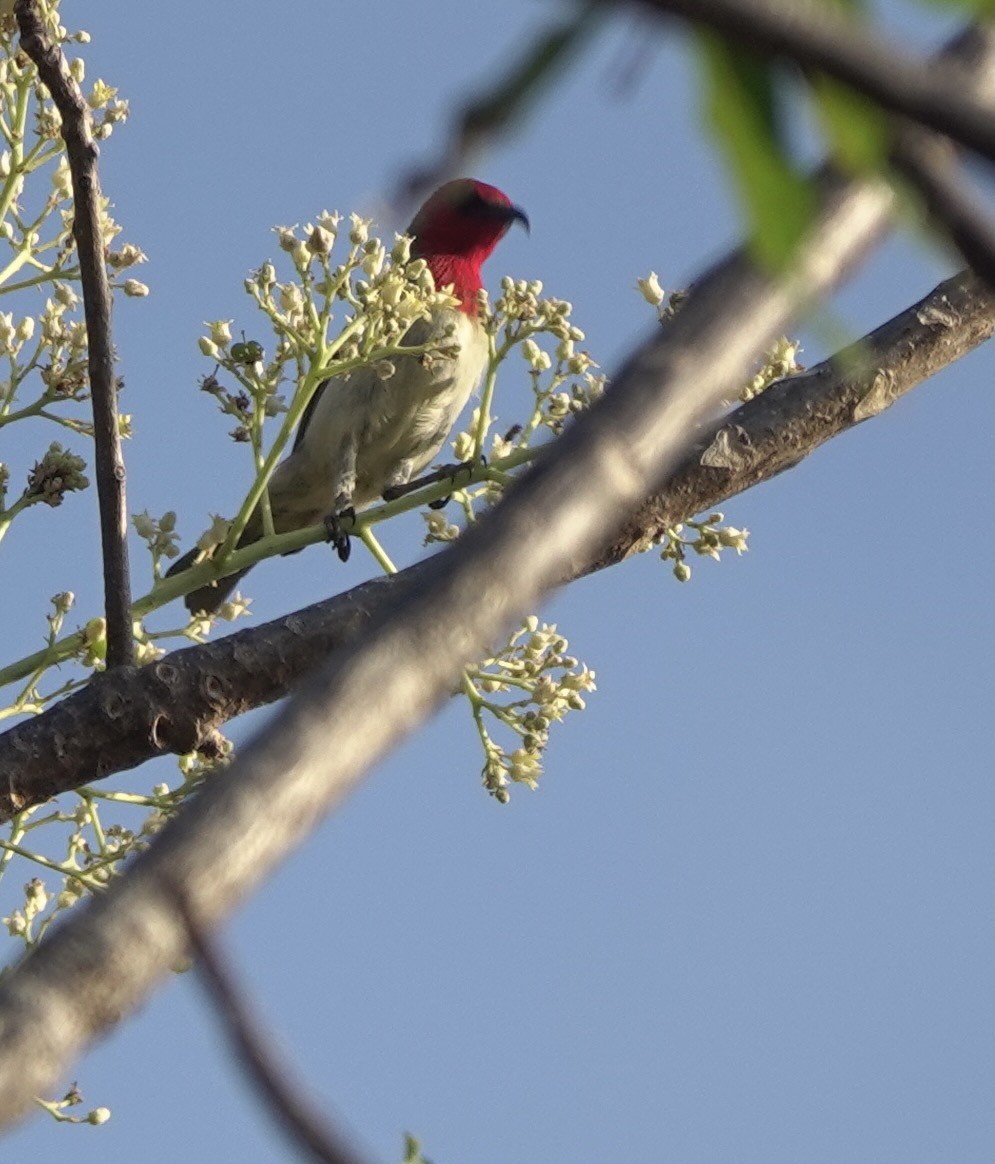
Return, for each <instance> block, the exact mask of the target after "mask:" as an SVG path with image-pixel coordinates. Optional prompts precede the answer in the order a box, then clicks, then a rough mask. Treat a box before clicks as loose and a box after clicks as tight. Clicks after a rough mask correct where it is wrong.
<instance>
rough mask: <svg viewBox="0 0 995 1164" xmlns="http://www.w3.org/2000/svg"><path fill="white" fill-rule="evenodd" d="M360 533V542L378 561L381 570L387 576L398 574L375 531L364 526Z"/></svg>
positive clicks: (361, 527) (360, 528)
mask: <svg viewBox="0 0 995 1164" xmlns="http://www.w3.org/2000/svg"><path fill="white" fill-rule="evenodd" d="M358 532H359V538H360V541H361V542H362V543H363V545H364V546H366V548H367V549H368V550H369V551H370V553H371V554H372V555H373V557H374V558H375V559H376V561H377V564H378V565H379V567H380V569H381V570H383V572H384V573H385V574H396V573H397V567H396V566H395V565H394V563H393V562H392V561H391V560H390V558H389V557H388V555H387V551H386V550H385V549H384V548H383V546H382V545H381V544H380V542H379V541H378V540H377V538H376V536H375V535H374V533H373V530H371V529H370V527H369V526H368V525H362V526H360V527H359V530H358Z"/></svg>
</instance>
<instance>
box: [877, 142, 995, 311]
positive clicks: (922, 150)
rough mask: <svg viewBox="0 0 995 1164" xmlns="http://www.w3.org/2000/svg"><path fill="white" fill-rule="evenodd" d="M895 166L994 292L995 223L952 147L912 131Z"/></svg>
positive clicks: (897, 153) (894, 159)
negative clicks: (959, 164) (958, 162)
mask: <svg viewBox="0 0 995 1164" xmlns="http://www.w3.org/2000/svg"><path fill="white" fill-rule="evenodd" d="M891 163H892V166H893V167H894V168H895V169H896V170H897V171H898V173H899V174H901V175H902V177H903V178H905V180H906V181H907V182H908V183H909V184H910V185H911V186H913V187H914V188H915V190H916V191H917V193H918V194H919V196H920V197H921V199H922V201H923V204H924V206H925V208H926V213H927V214H928V215H929V218H930V221H931V222H932V223H933V225H934V226H935V227H936V229H937V230H938V231H939V233H940V234H941V235H947V236H948V237H949V238H950V241H951V242H952V243H953V244H954V246H955V247H956V248H957V250H958V251H960V253H961V255H962V256H963V258H964V261H965V262H966V263H967V264H968V266H969V267H970V268H971V270H972V271H974V273H975V274H976V275H977V276H978V278H979V279H983V280H984V282H985V283H986V284H987V286H988V287H989V289H990V290H991V291H993V292H995V219H993V218H992V217H991V216H990V215H988V214H987V213H986V212H985V208H984V206H983V205H982V203H981V201H980V199H979V198H978V197H976V194H975V191H974V189H973V188H972V187H971V186H970V185H969V183H968V179H967V175H966V174H965V173H964V172H963V170H962V169H961V168H960V167H959V166H958V165H957V160H956V156H955V154H954V152H953V150H952V149H951V148H950V143H949V142H945V141H943V140H942V139H941V138H936V137H934V136H932V135H931V134H924V133H922V132H918V131H913V130H910V131H909V132H908V133H907V134H905V135H903V137H902V139H901V140H900V144H899V145H898V147H896V149H895V150H894V151H893V153H892V159H891Z"/></svg>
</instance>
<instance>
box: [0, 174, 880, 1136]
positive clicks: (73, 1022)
mask: <svg viewBox="0 0 995 1164" xmlns="http://www.w3.org/2000/svg"><path fill="white" fill-rule="evenodd" d="M824 193H825V197H824V201H823V207H822V210H821V211H820V213H819V215H818V216H817V218H816V221H815V222H814V224H813V228H812V232H811V234H810V235H809V236H808V238H807V239H806V240H805V242H804V243H803V244H802V245H801V246H800V248H799V250H798V252H797V255H796V261H795V264H794V266H793V268H792V270H791V271H790V272H789V273H786V274H785V275H783V276H780V277H774V276H771V275H770V274H769V273H765V272H763V271H760V270H758V269H757V268H756V267H755V266H754V265H753V264H752V263H751V261H750V260H749V258H748V257H747V254H746V252H745V251H744V252H737V253H736V254H734V255H732V256H731V257H730V258H729V259H728V260H726V261H725V262H724V263H722V264H720V265H719V266H718V267H717V268H715V269H714V270H713V271H711V272H710V273H709V274H708V275H706V276H705V277H704V278H703V279H702V280H700V281H699V283H698V285H697V289H696V293H695V295H694V296H693V297H692V298H691V299H690V300H689V302H688V304H687V305H686V306H685V307H684V308H683V310H682V311H681V312H680V314H679V315H678V316H677V318H676V319H675V320H674V321H673V323H672V325H671V326H670V327H669V328H668V329H667V330H666V332H665V333H663V334H657V335H655V336H654V337H653V338H652V339H651V340H650V341H649V342H648V343H647V344H645V345H643V347H642V348H641V349H640V350H639V351H638V352H637V353H636V355H635V356H634V357H633V358H632V359H630V360H629V361H628V362H627V363H626V365H625V366H624V367H623V368H622V370H621V371H620V373H619V375H618V376H617V377H616V379H615V382H614V387H613V390H612V391H611V392H610V393H607V394H606V395H605V397H604V398H603V399H602V400H600V401H599V402H598V403H597V405H595V406H594V407H593V408H592V409H591V410H590V412H588V413H587V414H585V415H584V416H582V417H580V418H579V419H578V421H577V423H576V424H575V425H574V426H573V427H572V428H571V429H569V430H568V431H567V432H566V433H565V434H564V436H563V437H562V438H561V439H560V440H558V441H556V442H554V443H553V444H551V445H550V446H548V448H547V450H546V451H545V455H544V456H543V457H542V458H540V460H539V461H538V462H537V463H536V465H535V466H534V467H533V468H532V469H530V470H529V472H528V473H527V474H526V476H525V477H524V478H523V479H522V480H521V481H520V482H519V483H517V484H516V485H515V487H514V488H513V489H510V490H509V491H508V493H507V495H506V496H505V498H504V500H503V502H502V503H501V504H500V505H498V506H496V507H495V508H494V509H493V510H492V511H491V512H490V513H488V514H487V515H486V516H485V517H484V518H483V519H482V520H481V521H480V522H478V523H477V524H476V525H474V526H473V527H471V528H470V529H469V530H468V531H467V532H466V534H464V535H463V537H461V538H460V539H459V541H458V542H456V543H455V544H454V545H453V546H451V547H450V548H449V549H448V550H446V551H445V552H444V553H441V554H439V555H437V556H436V557H435V558H432V559H431V560H430V561H429V562H428V563H426V565H425V567H424V568H423V569H422V571H421V572H420V573H419V575H418V577H417V580H416V581H415V582H414V583H412V584H411V585H410V586H409V588H408V590H407V591H406V592H405V594H404V595H403V596H402V598H401V600H400V601H399V602H398V603H396V604H395V605H393V606H392V607H391V608H390V609H389V610H386V611H381V612H380V613H379V614H378V616H377V617H376V618H375V619H373V620H372V623H371V625H370V627H369V629H368V630H367V632H366V633H365V634H364V635H363V636H362V638H361V639H360V640H359V641H358V642H353V643H351V644H349V645H348V646H347V647H345V648H344V649H343V650H342V651H340V652H337V653H336V656H335V657H334V659H333V661H332V663H331V664H330V665H329V666H327V667H325V668H322V669H321V670H320V672H319V673H318V674H316V675H314V676H313V677H311V678H310V679H309V680H307V681H306V682H305V684H304V685H303V687H302V688H301V689H300V691H299V692H298V693H297V694H296V695H295V696H294V697H292V698H291V700H290V701H289V702H288V704H287V707H286V708H285V710H284V712H283V714H282V715H281V716H280V718H279V719H278V721H277V722H276V723H275V724H273V725H272V726H271V727H270V728H268V729H267V730H266V732H265V733H264V734H263V735H261V736H259V737H258V738H257V739H255V740H254V741H253V742H252V743H250V744H249V745H248V746H247V747H246V748H245V749H244V751H243V753H242V755H241V757H240V758H239V759H238V760H236V762H235V763H234V764H233V765H232V767H231V768H230V769H229V770H228V771H226V772H222V773H218V774H216V775H215V776H214V777H213V778H212V779H211V780H210V781H209V782H207V783H206V784H205V785H204V787H203V788H202V790H201V792H200V793H199V795H198V796H196V797H195V798H193V799H192V800H191V801H189V802H188V804H187V805H186V806H185V807H184V810H183V811H182V812H181V813H180V814H179V815H178V816H177V817H176V818H174V820H172V821H171V822H170V823H169V824H167V826H166V827H165V828H164V829H163V831H162V832H161V833H160V834H159V835H158V836H156V837H155V838H154V839H153V841H152V842H151V844H150V846H149V848H148V849H147V850H146V852H144V853H143V854H141V855H140V856H139V857H138V858H137V859H136V860H135V861H134V863H133V864H132V865H131V866H130V868H129V869H128V870H127V871H126V872H125V873H124V874H123V875H122V876H121V877H120V878H119V879H118V880H117V881H115V882H113V883H112V884H111V885H110V886H109V887H108V889H107V890H106V892H105V893H103V894H101V895H100V897H97V898H94V899H92V900H91V901H89V902H88V903H87V904H86V905H85V906H79V907H77V910H76V911H74V913H73V914H71V915H70V916H68V917H67V918H66V919H65V920H64V921H63V922H62V924H61V925H60V926H59V927H58V928H56V929H55V930H54V932H53V933H52V934H51V935H50V936H49V938H48V939H47V940H46V941H45V942H44V943H42V944H41V945H39V946H37V947H35V948H34V949H33V950H32V951H31V953H30V954H29V955H28V956H27V957H26V958H25V959H24V961H23V962H22V963H20V964H19V965H18V966H16V967H14V968H13V969H12V970H11V971H9V972H8V973H7V975H6V976H5V977H4V979H3V981H2V983H0V1121H7V1120H10V1119H13V1118H15V1117H16V1115H17V1114H18V1113H20V1112H22V1111H23V1110H24V1109H25V1108H26V1107H27V1105H29V1104H30V1102H31V1097H32V1096H33V1095H35V1094H37V1093H43V1092H45V1091H46V1090H47V1089H48V1088H49V1087H50V1086H51V1085H52V1081H53V1079H54V1078H55V1077H56V1076H57V1075H58V1074H59V1073H60V1072H61V1071H63V1070H65V1068H66V1067H67V1065H68V1064H69V1062H70V1061H71V1060H72V1058H73V1057H74V1056H75V1055H76V1054H77V1053H78V1052H79V1051H80V1050H81V1049H82V1048H83V1047H84V1046H85V1045H86V1044H87V1043H88V1042H89V1041H90V1040H91V1039H93V1038H94V1037H95V1036H96V1035H97V1034H98V1033H100V1032H102V1031H104V1030H105V1029H106V1028H107V1027H109V1026H110V1025H112V1024H113V1023H115V1022H117V1021H119V1019H120V1018H121V1016H122V1015H124V1014H126V1013H127V1012H128V1011H129V1010H130V1009H131V1008H132V1007H134V1006H135V1005H136V1004H137V1003H138V1001H139V1000H140V999H142V998H143V997H144V996H145V995H146V994H147V993H148V992H149V991H150V990H151V989H152V987H153V985H154V984H155V983H156V981H157V980H158V979H159V978H160V977H162V976H163V975H164V974H165V973H166V972H167V971H168V968H169V966H170V965H171V964H172V963H173V962H174V960H175V958H176V956H177V954H178V953H179V952H180V951H181V950H182V948H183V945H184V943H185V927H184V925H183V922H182V919H181V917H180V916H179V914H178V911H177V908H176V892H177V888H178V890H179V892H181V893H182V894H183V895H184V897H185V898H186V899H187V900H188V901H189V902H190V905H191V908H192V909H193V910H195V911H196V916H197V917H198V919H203V923H204V924H205V925H208V926H210V925H213V924H214V923H215V922H216V921H217V920H219V919H220V918H221V917H222V916H224V915H225V914H226V913H227V912H229V911H230V910H231V909H232V908H233V907H234V906H235V904H236V903H237V902H238V901H240V900H241V899H242V898H244V897H245V896H246V895H247V894H248V893H249V892H250V891H251V889H252V888H253V887H254V886H255V885H256V884H258V882H259V881H260V880H261V879H262V878H264V877H266V876H267V875H268V874H269V873H270V872H271V870H272V869H273V867H274V866H275V865H276V864H277V863H278V862H279V861H280V860H282V859H283V857H284V856H285V855H286V854H287V853H288V851H289V850H290V849H291V848H292V847H293V846H294V845H297V844H299V843H300V842H301V841H302V839H303V838H304V836H305V835H306V834H307V833H308V832H310V830H311V829H312V828H313V827H314V826H315V825H316V824H317V822H318V821H319V820H320V819H321V818H322V817H323V816H324V815H325V814H326V813H327V812H329V811H330V810H331V809H332V808H333V807H334V806H335V805H336V804H338V803H339V802H340V801H341V800H342V798H343V797H344V796H345V795H346V794H347V793H348V792H349V791H350V790H351V789H353V788H354V787H355V786H356V785H357V784H358V782H359V781H360V780H361V779H362V777H363V774H364V773H365V772H366V771H367V770H368V768H369V767H370V765H371V764H373V763H374V762H375V761H376V760H377V759H379V758H381V757H382V756H383V755H385V754H386V752H387V751H389V750H390V749H391V748H392V747H393V746H395V745H396V744H397V743H398V742H399V741H400V740H401V739H402V738H403V736H404V735H406V734H407V733H408V732H410V731H411V730H412V729H413V728H414V727H415V726H416V725H417V724H418V723H420V722H421V721H422V720H423V719H424V718H425V717H426V716H427V715H428V714H430V712H431V711H432V710H433V709H434V708H435V707H437V706H438V705H439V703H440V702H441V701H442V700H443V699H444V698H445V697H446V694H447V693H448V692H449V691H450V690H451V689H452V687H453V684H454V681H455V678H456V676H458V675H459V673H460V671H461V669H462V667H463V666H464V665H465V664H466V662H467V661H468V660H470V659H472V658H473V657H474V656H476V655H478V654H479V653H480V652H481V651H482V650H483V649H484V648H485V646H486V644H487V643H488V642H489V641H491V640H493V638H494V637H496V635H497V634H498V633H500V632H502V631H504V630H505V629H506V628H507V626H508V624H509V623H510V622H511V621H512V620H513V619H514V618H515V617H520V616H521V615H522V614H523V613H524V612H525V611H527V610H529V609H531V608H532V607H533V605H534V603H535V602H536V601H537V600H538V599H539V598H540V597H541V595H542V594H544V593H545V592H546V591H548V590H549V589H550V588H551V587H552V586H554V585H555V584H556V583H557V582H559V581H562V579H563V578H565V577H568V576H569V575H570V574H571V573H575V572H576V571H577V570H578V569H579V568H581V567H582V566H583V564H584V563H586V562H588V561H590V559H591V557H592V556H593V555H595V554H596V553H597V551H598V548H599V546H601V545H603V544H604V542H605V540H606V538H607V536H608V534H609V532H610V530H611V529H612V528H613V527H614V526H615V525H616V524H617V523H618V521H619V520H620V519H621V518H623V517H624V515H626V514H627V513H631V512H632V511H633V509H634V508H635V507H636V506H637V505H638V504H639V503H640V502H641V501H642V500H643V499H644V498H645V497H646V496H648V495H649V494H650V493H651V492H652V491H653V490H654V489H658V488H661V487H663V485H664V483H665V481H666V480H667V478H668V477H669V475H670V474H671V473H672V472H673V471H674V470H675V469H676V468H677V466H678V463H679V460H680V457H681V454H682V452H684V451H685V450H686V448H687V446H688V444H689V443H690V441H691V439H692V436H693V433H694V432H695V430H696V428H697V427H698V426H699V425H702V424H703V423H705V422H706V421H707V419H708V418H709V416H711V415H714V411H715V409H716V407H717V406H718V404H719V402H720V401H721V400H722V399H723V398H724V397H726V396H728V395H730V394H732V393H733V392H735V390H736V387H737V384H738V382H739V380H740V378H741V376H742V370H743V368H744V367H746V366H748V365H749V364H750V362H751V361H752V360H753V359H755V358H756V356H757V354H758V353H759V352H760V351H761V350H762V349H763V348H764V346H765V345H766V344H768V343H770V342H771V341H772V339H773V338H774V337H775V336H777V335H779V334H780V333H781V332H782V331H783V330H784V329H785V327H786V326H787V325H788V323H789V321H790V319H791V317H792V315H793V314H794V313H795V312H796V311H798V310H799V308H800V307H801V306H802V305H803V304H804V303H805V302H806V301H807V300H808V299H809V298H810V297H811V296H812V295H815V294H820V293H822V292H824V291H826V290H828V289H829V288H830V287H832V286H833V285H835V284H836V283H837V282H838V280H839V279H840V278H842V276H843V274H844V273H845V272H846V271H847V270H848V269H849V267H850V266H851V265H852V264H853V263H854V262H856V261H857V260H858V259H859V258H860V257H861V256H862V255H863V254H865V253H866V252H867V250H868V249H869V247H870V246H871V245H872V243H873V241H874V240H875V238H876V236H877V235H878V234H879V232H880V231H881V230H882V228H883V226H884V225H885V223H886V221H887V218H888V215H889V213H890V211H891V209H892V206H893V196H892V194H891V192H890V191H889V190H888V189H887V188H886V187H884V186H882V185H879V184H870V183H855V182H854V183H846V184H842V183H836V182H831V183H828V184H827V185H826V187H825V191H824ZM661 330H662V329H661Z"/></svg>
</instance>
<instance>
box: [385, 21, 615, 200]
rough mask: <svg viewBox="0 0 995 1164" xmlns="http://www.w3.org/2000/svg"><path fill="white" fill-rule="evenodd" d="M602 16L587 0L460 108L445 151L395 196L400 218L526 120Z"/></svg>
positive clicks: (414, 171) (415, 171)
mask: <svg viewBox="0 0 995 1164" xmlns="http://www.w3.org/2000/svg"><path fill="white" fill-rule="evenodd" d="M601 15H602V11H601V5H600V3H599V2H598V0H587V3H585V4H584V5H583V7H582V8H581V9H580V11H579V12H576V13H574V14H573V15H571V16H569V17H566V18H565V19H563V20H562V21H561V22H559V23H557V24H554V25H553V26H552V27H550V28H548V29H547V30H546V31H545V32H542V33H540V34H538V35H537V36H536V38H535V40H534V41H531V42H530V43H529V44H528V46H527V47H526V48H525V50H524V51H523V52H522V53H521V55H520V56H518V57H517V58H516V59H515V60H514V61H513V63H512V64H511V66H510V67H509V68H508V69H506V70H505V71H504V73H502V75H501V76H500V78H499V79H498V80H497V81H496V83H495V84H494V85H493V86H491V87H490V88H489V89H488V90H486V91H485V92H483V93H481V94H480V95H479V96H475V97H472V98H470V99H469V100H468V101H467V102H466V103H465V104H464V105H463V106H462V107H461V108H460V109H458V110H457V112H456V115H455V117H454V119H453V128H452V131H451V133H450V137H449V141H448V143H447V145H446V147H445V150H444V152H443V153H442V155H441V156H440V157H439V158H438V159H436V160H435V161H434V162H431V163H429V164H428V165H426V166H422V167H416V168H413V169H411V170H409V171H408V172H407V173H406V174H405V175H404V177H403V179H402V181H401V182H400V183H399V185H398V189H397V191H396V193H395V195H394V199H393V201H394V205H395V207H396V209H397V212H398V216H399V217H403V216H404V214H405V213H406V212H407V210H408V209H409V208H410V207H411V206H412V205H414V204H415V203H417V202H418V201H420V200H421V198H422V197H423V196H424V194H425V193H427V191H428V190H430V189H431V188H432V187H434V186H438V185H439V184H440V183H441V182H444V181H445V180H446V179H447V178H452V177H454V176H455V175H456V174H458V173H459V171H460V170H461V169H462V168H463V167H464V166H465V165H466V163H467V162H468V161H470V160H471V159H472V158H473V157H474V156H475V155H477V154H478V153H480V152H481V151H483V150H484V149H486V148H487V146H489V145H490V144H491V143H492V142H494V141H495V140H496V139H497V138H498V137H499V136H500V135H501V134H502V133H504V132H505V131H506V130H508V129H509V128H510V127H511V126H512V125H514V123H515V122H516V121H518V120H520V119H521V118H522V117H523V116H524V115H525V113H526V112H527V111H528V108H529V106H530V105H531V104H534V102H535V101H536V99H537V98H538V97H539V95H540V94H541V93H542V92H543V90H545V89H547V88H548V87H549V85H550V84H551V83H552V82H553V81H554V80H555V79H556V77H557V76H558V75H559V73H560V70H561V69H562V68H563V67H564V66H565V65H566V64H567V63H568V62H569V60H570V59H571V57H572V56H573V55H574V54H575V53H576V52H577V51H578V49H579V48H580V47H581V46H582V45H583V43H584V42H585V41H586V39H587V37H588V36H589V35H590V33H591V32H592V31H593V29H594V27H595V25H596V23H597V20H598V18H600V16H601Z"/></svg>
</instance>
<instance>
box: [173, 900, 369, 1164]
mask: <svg viewBox="0 0 995 1164" xmlns="http://www.w3.org/2000/svg"><path fill="white" fill-rule="evenodd" d="M174 891H175V895H176V904H177V908H178V910H179V913H180V916H181V918H182V919H183V924H184V925H185V926H186V931H187V936H188V937H189V939H190V947H191V949H192V951H193V953H194V956H195V957H196V959H197V969H198V970H199V971H200V977H201V981H202V982H203V983H204V985H205V987H206V989H207V992H208V994H209V995H210V996H211V1000H212V1002H213V1003H214V1008H215V1010H216V1011H217V1013H218V1017H219V1018H220V1019H221V1021H222V1023H223V1025H224V1028H225V1032H226V1033H227V1035H228V1038H229V1040H230V1042H231V1044H232V1048H233V1049H234V1052H235V1055H236V1056H237V1057H238V1060H239V1062H240V1063H241V1065H242V1067H243V1068H244V1070H245V1074H246V1075H247V1077H248V1078H249V1080H250V1081H251V1083H252V1085H253V1086H254V1087H255V1088H256V1090H257V1091H258V1092H259V1094H260V1096H262V1098H263V1100H264V1101H265V1103H266V1105H267V1107H268V1108H269V1110H270V1112H271V1114H272V1115H273V1117H274V1118H275V1120H276V1122H277V1123H278V1124H279V1125H281V1126H282V1127H283V1128H284V1130H285V1131H286V1132H287V1133H288V1135H289V1136H290V1137H291V1138H292V1139H293V1140H294V1141H295V1142H296V1143H297V1144H299V1145H300V1146H301V1147H302V1148H303V1149H304V1150H305V1151H306V1152H307V1154H308V1155H309V1156H310V1157H312V1158H313V1159H315V1160H319V1161H321V1164H363V1161H362V1160H361V1158H360V1157H359V1156H358V1155H357V1154H356V1153H355V1152H354V1151H353V1150H352V1148H350V1147H349V1146H348V1145H347V1144H346V1143H345V1141H344V1139H343V1137H342V1136H341V1135H340V1134H339V1133H338V1132H337V1131H336V1130H335V1129H334V1128H333V1127H332V1126H331V1124H330V1123H329V1122H328V1120H327V1118H325V1117H324V1116H323V1115H322V1114H321V1113H320V1112H319V1111H318V1110H317V1109H316V1108H315V1107H314V1106H313V1105H312V1104H311V1103H310V1102H308V1101H307V1100H306V1099H305V1098H304V1097H303V1089H302V1087H301V1086H300V1084H298V1083H296V1082H295V1081H294V1080H293V1079H292V1077H291V1075H290V1072H289V1071H288V1070H287V1068H286V1066H285V1065H283V1064H281V1063H278V1062H277V1061H276V1057H275V1056H274V1054H273V1052H272V1050H271V1049H270V1043H271V1040H270V1039H269V1038H268V1037H267V1036H266V1034H265V1033H264V1032H263V1031H262V1030H261V1028H260V1026H259V1024H258V1022H257V1021H256V1019H255V1017H254V1015H253V1014H252V1012H251V1010H250V1008H249V1006H248V1004H247V1003H246V1001H245V998H244V996H243V993H242V991H241V990H240V989H239V987H238V986H237V985H236V983H235V981H234V978H233V977H232V974H231V971H230V970H229V969H228V967H227V966H226V965H225V960H224V958H223V957H222V956H221V953H220V952H219V950H218V949H217V946H216V944H215V943H214V941H213V940H212V938H211V936H210V934H209V933H208V931H207V929H206V928H205V927H204V926H203V925H202V924H201V922H200V919H199V918H198V917H197V916H196V914H195V911H194V908H193V905H192V903H191V901H190V899H189V897H188V896H187V894H186V893H184V892H183V890H182V888H181V887H180V885H179V883H176V884H175V885H174Z"/></svg>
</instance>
